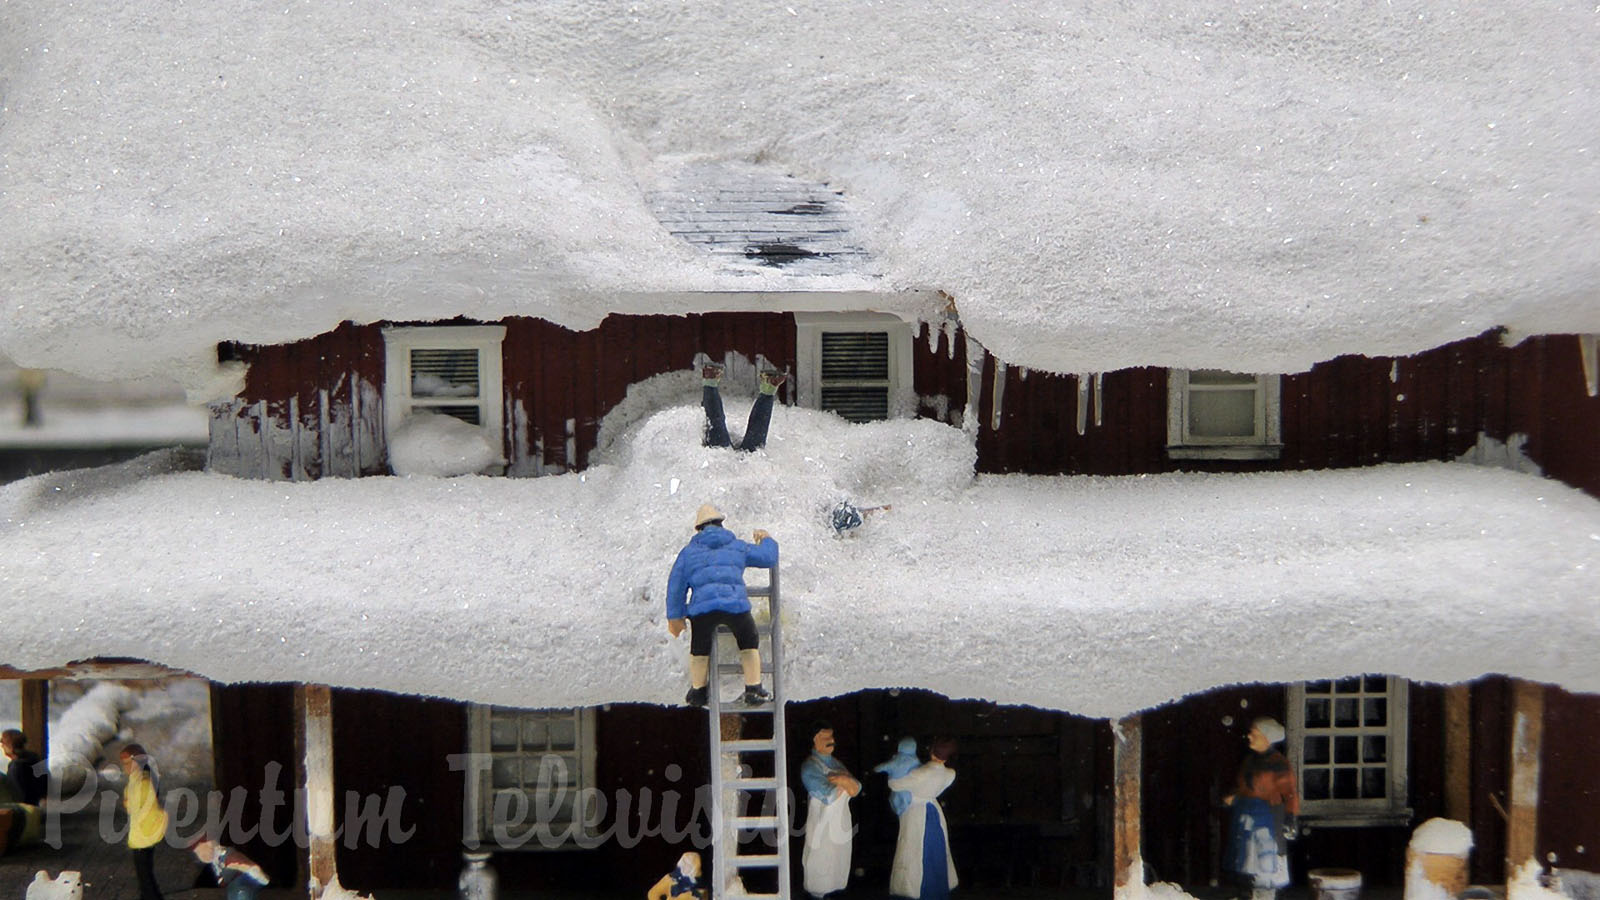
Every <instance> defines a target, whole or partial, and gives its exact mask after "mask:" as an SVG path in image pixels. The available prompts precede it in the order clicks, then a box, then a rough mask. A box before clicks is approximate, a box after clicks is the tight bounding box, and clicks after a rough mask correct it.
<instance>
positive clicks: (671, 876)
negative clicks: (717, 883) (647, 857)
mask: <svg viewBox="0 0 1600 900" xmlns="http://www.w3.org/2000/svg"><path fill="white" fill-rule="evenodd" d="M709 896H710V894H709V893H708V892H707V891H706V889H705V888H703V887H701V886H700V854H698V853H695V852H693V851H690V852H688V853H685V854H684V855H682V856H680V857H678V867H677V868H675V869H673V870H672V871H671V872H668V873H667V874H665V875H663V876H661V880H660V881H658V882H656V883H655V886H654V887H652V888H650V892H649V893H648V894H645V900H706V898H707V897H709Z"/></svg>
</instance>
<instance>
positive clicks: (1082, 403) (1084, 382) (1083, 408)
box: [1072, 372, 1089, 435]
mask: <svg viewBox="0 0 1600 900" xmlns="http://www.w3.org/2000/svg"><path fill="white" fill-rule="evenodd" d="M1072 377H1074V378H1076V379H1078V434H1080V435H1081V434H1083V433H1084V432H1085V431H1087V430H1088V427H1089V375H1088V374H1087V373H1083V372H1080V373H1079V374H1077V375H1074V376H1072Z"/></svg>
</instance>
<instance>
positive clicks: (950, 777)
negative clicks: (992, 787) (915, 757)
mask: <svg viewBox="0 0 1600 900" xmlns="http://www.w3.org/2000/svg"><path fill="white" fill-rule="evenodd" d="M955 780H956V773H954V772H952V771H950V770H949V769H947V768H945V765H944V763H935V762H929V763H924V764H923V765H921V766H918V767H917V768H916V769H913V770H912V771H911V772H909V773H908V774H906V775H905V777H903V778H891V779H889V789H890V790H895V791H910V792H911V805H910V806H908V807H906V811H905V812H903V813H901V814H900V839H899V840H898V841H896V842H895V846H894V868H893V869H891V870H890V871H889V893H891V894H893V895H895V896H896V897H921V896H922V845H923V842H924V841H925V840H926V836H927V830H928V808H929V807H932V808H933V809H934V810H935V811H936V812H937V813H938V816H939V830H940V831H943V832H944V848H943V849H944V860H945V867H946V871H947V874H948V876H949V879H950V887H951V889H952V890H953V889H954V888H955V886H956V863H955V860H953V859H951V858H950V826H949V825H948V823H946V822H945V820H944V810H943V809H942V808H940V806H939V803H938V801H937V800H936V799H935V798H937V797H938V796H939V795H940V794H942V793H944V789H945V788H947V787H949V786H950V785H951V783H952V782H954V781H955Z"/></svg>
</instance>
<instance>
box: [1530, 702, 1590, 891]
mask: <svg viewBox="0 0 1600 900" xmlns="http://www.w3.org/2000/svg"><path fill="white" fill-rule="evenodd" d="M1544 702H1545V715H1544V743H1543V748H1544V754H1543V761H1542V763H1541V765H1540V779H1539V860H1540V861H1541V862H1544V861H1549V860H1550V859H1551V858H1552V856H1553V858H1554V865H1556V866H1558V867H1560V868H1566V869H1582V870H1584V871H1587V872H1594V871H1597V870H1600V759H1597V758H1596V756H1597V750H1600V696H1597V695H1595V694H1569V693H1567V692H1566V691H1563V690H1561V689H1559V688H1550V689H1549V690H1547V691H1546V692H1545V701H1544Z"/></svg>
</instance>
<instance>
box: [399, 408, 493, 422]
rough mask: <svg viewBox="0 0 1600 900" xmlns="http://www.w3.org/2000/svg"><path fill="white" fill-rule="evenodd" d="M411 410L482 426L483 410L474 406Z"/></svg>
mask: <svg viewBox="0 0 1600 900" xmlns="http://www.w3.org/2000/svg"><path fill="white" fill-rule="evenodd" d="M412 410H413V411H422V410H426V411H427V412H433V413H438V414H439V415H441V416H451V417H453V418H457V419H460V420H461V421H463V422H466V423H467V424H469V425H482V424H483V410H481V409H480V408H478V407H476V406H458V405H455V404H451V405H449V406H414V407H412Z"/></svg>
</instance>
